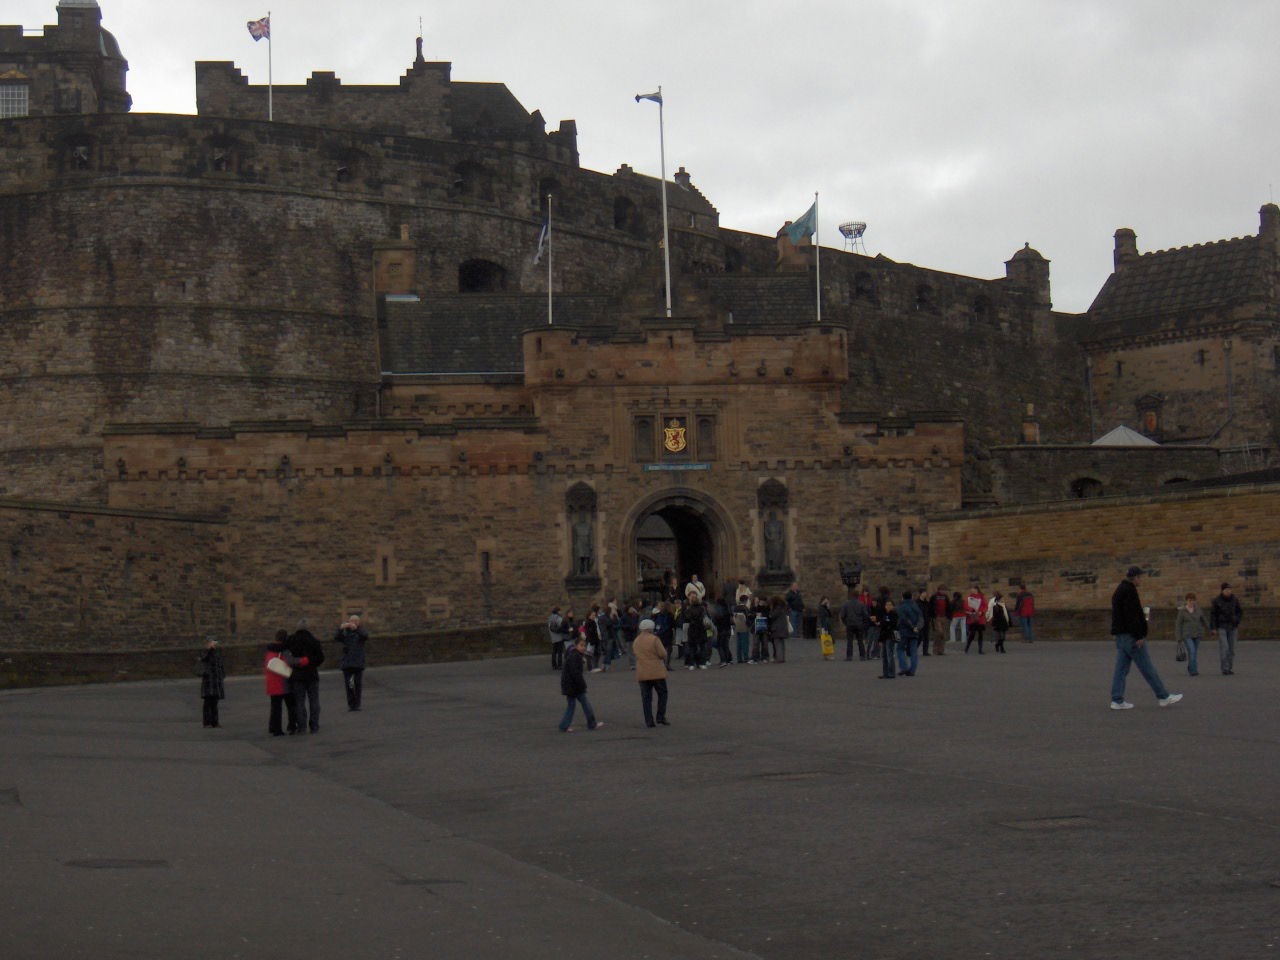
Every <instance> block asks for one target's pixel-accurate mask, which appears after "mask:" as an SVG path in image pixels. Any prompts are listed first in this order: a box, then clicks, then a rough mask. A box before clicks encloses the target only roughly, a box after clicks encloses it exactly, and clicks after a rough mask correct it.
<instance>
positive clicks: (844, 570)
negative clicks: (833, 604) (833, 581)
mask: <svg viewBox="0 0 1280 960" xmlns="http://www.w3.org/2000/svg"><path fill="white" fill-rule="evenodd" d="M840 582H841V583H843V584H844V585H845V586H846V587H848V588H849V589H850V590H853V589H856V588H857V586H858V585H859V584H860V583H862V564H860V563H859V562H858V560H857V558H856V557H848V558H846V559H843V560H841V561H840Z"/></svg>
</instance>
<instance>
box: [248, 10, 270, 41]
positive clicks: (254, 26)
mask: <svg viewBox="0 0 1280 960" xmlns="http://www.w3.org/2000/svg"><path fill="white" fill-rule="evenodd" d="M247 26H248V27H249V36H251V37H253V39H254V40H261V39H262V38H263V37H266V38H267V39H268V40H270V39H271V17H270V16H266V17H263V18H262V19H261V20H250V21H249V23H248V24H247Z"/></svg>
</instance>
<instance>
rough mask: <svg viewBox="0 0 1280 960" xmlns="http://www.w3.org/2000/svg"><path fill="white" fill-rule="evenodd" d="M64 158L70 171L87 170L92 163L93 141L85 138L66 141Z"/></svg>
mask: <svg viewBox="0 0 1280 960" xmlns="http://www.w3.org/2000/svg"><path fill="white" fill-rule="evenodd" d="M66 156H67V166H69V167H70V168H71V169H72V170H88V169H89V167H90V166H91V165H92V163H93V141H92V140H91V139H89V138H88V137H86V136H77V137H74V138H72V139H70V140H68V141H67V154H66Z"/></svg>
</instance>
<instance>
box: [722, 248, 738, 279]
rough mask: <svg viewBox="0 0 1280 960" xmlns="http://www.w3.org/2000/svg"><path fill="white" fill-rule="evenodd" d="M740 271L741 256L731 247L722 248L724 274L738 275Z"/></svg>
mask: <svg viewBox="0 0 1280 960" xmlns="http://www.w3.org/2000/svg"><path fill="white" fill-rule="evenodd" d="M741 270H742V254H741V253H740V252H739V251H737V250H735V249H734V248H733V247H725V248H724V272H725V273H738V272H740V271H741Z"/></svg>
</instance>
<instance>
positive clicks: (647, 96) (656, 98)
mask: <svg viewBox="0 0 1280 960" xmlns="http://www.w3.org/2000/svg"><path fill="white" fill-rule="evenodd" d="M641 100H652V101H653V102H654V103H662V94H661V93H637V94H636V103H639V102H640V101H641Z"/></svg>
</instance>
